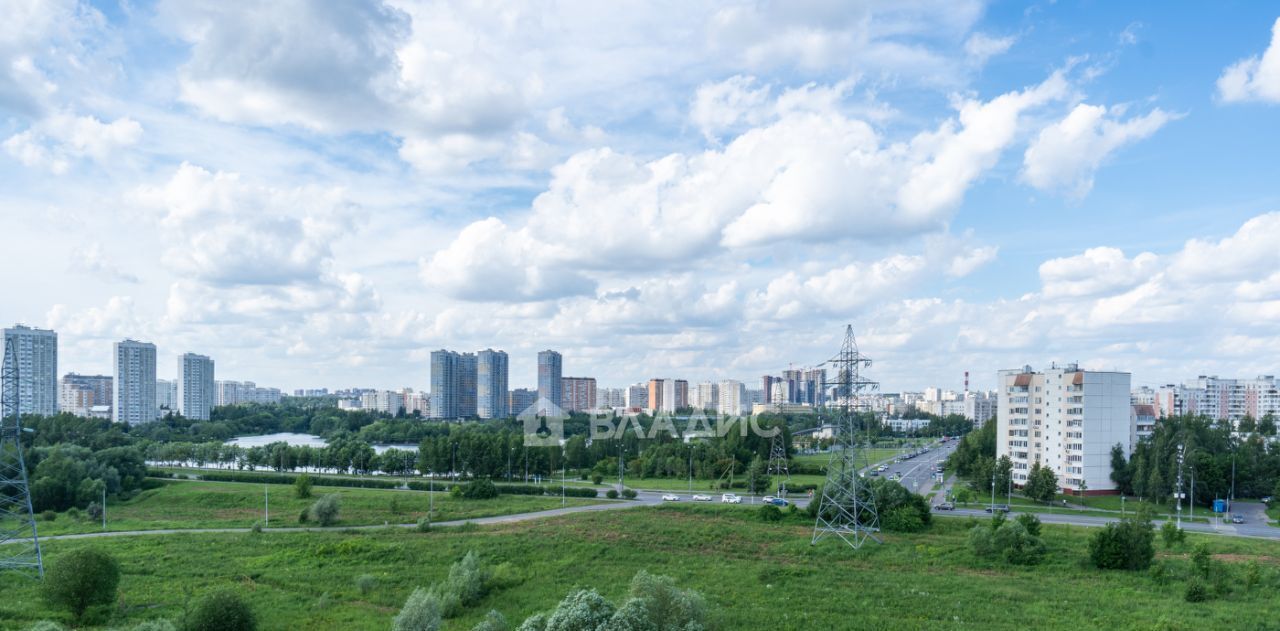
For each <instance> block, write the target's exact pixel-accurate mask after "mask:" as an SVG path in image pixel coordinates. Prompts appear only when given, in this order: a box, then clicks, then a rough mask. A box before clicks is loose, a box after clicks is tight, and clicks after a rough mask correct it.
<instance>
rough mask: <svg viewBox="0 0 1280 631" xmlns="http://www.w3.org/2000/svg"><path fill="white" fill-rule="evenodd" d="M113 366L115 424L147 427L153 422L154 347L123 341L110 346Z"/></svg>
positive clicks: (148, 344)
mask: <svg viewBox="0 0 1280 631" xmlns="http://www.w3.org/2000/svg"><path fill="white" fill-rule="evenodd" d="M112 351H113V355H114V364H115V388H116V391H115V403H114V404H113V405H112V411H111V413H112V419H113V420H114V421H115V422H117V423H129V424H135V423H150V422H152V421H154V420H156V410H157V407H156V345H155V344H151V343H149V342H138V341H135V340H125V341H123V342H116V343H115V344H114V345H112Z"/></svg>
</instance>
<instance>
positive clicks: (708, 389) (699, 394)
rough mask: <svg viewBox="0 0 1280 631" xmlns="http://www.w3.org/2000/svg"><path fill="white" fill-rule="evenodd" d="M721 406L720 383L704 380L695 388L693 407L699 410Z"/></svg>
mask: <svg viewBox="0 0 1280 631" xmlns="http://www.w3.org/2000/svg"><path fill="white" fill-rule="evenodd" d="M719 406H720V385H719V384H716V383H712V382H710V381H703V382H702V383H699V384H698V387H697V388H696V389H695V390H694V395H693V407H694V409H698V410H715V409H718V408H719Z"/></svg>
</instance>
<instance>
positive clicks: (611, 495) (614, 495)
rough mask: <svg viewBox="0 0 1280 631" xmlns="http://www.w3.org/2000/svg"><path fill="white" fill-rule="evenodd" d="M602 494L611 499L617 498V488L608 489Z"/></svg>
mask: <svg viewBox="0 0 1280 631" xmlns="http://www.w3.org/2000/svg"><path fill="white" fill-rule="evenodd" d="M604 496H605V497H607V498H609V499H611V500H616V499H618V489H609V491H608V492H606V493H605V494H604Z"/></svg>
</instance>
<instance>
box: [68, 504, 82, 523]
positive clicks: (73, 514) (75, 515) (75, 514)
mask: <svg viewBox="0 0 1280 631" xmlns="http://www.w3.org/2000/svg"><path fill="white" fill-rule="evenodd" d="M81 517H82V515H81V514H80V509H78V508H76V507H74V506H72V507H71V508H68V509H67V519H74V520H76V521H80V518H81Z"/></svg>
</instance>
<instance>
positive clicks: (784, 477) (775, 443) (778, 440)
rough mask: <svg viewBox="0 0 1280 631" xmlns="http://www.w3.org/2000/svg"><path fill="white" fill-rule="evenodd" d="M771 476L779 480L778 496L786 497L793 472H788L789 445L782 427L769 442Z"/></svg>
mask: <svg viewBox="0 0 1280 631" xmlns="http://www.w3.org/2000/svg"><path fill="white" fill-rule="evenodd" d="M769 476H770V477H772V478H774V479H776V480H778V496H779V497H786V496H787V483H788V482H790V481H791V472H790V471H788V470H787V443H786V437H785V436H784V435H783V432H782V428H781V427H779V428H778V433H777V434H775V435H774V436H773V438H772V439H771V440H770V441H769Z"/></svg>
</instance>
